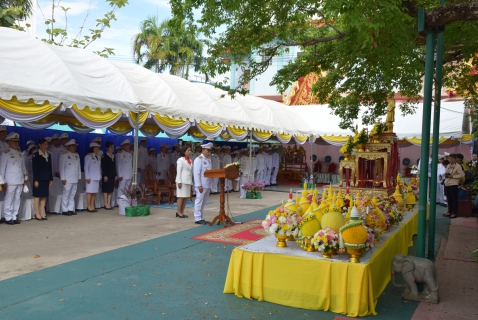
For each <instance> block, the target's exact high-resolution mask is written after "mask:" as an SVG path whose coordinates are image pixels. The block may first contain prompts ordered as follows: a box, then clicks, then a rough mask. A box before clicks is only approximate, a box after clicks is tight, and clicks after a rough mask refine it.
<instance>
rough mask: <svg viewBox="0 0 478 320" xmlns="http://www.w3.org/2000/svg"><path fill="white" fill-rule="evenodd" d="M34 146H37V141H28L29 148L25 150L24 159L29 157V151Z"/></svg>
mask: <svg viewBox="0 0 478 320" xmlns="http://www.w3.org/2000/svg"><path fill="white" fill-rule="evenodd" d="M32 145H35V141H33V140H28V141H27V147H26V148H25V150H23V156H24V157H25V156H27V155H28V153H29V151H30V149H31V148H30V146H32Z"/></svg>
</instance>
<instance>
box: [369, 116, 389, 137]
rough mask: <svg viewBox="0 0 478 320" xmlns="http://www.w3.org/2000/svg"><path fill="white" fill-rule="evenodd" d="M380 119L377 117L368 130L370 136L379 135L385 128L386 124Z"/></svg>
mask: <svg viewBox="0 0 478 320" xmlns="http://www.w3.org/2000/svg"><path fill="white" fill-rule="evenodd" d="M380 120H381V119H380V118H379V119H378V121H376V122H375V123H374V124H373V128H372V131H370V135H371V136H379V135H381V134H382V133H383V132H384V131H385V130H387V125H386V124H385V123H383V122H381V121H380Z"/></svg>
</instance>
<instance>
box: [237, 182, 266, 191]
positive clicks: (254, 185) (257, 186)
mask: <svg viewBox="0 0 478 320" xmlns="http://www.w3.org/2000/svg"><path fill="white" fill-rule="evenodd" d="M265 186H266V184H265V183H264V182H261V181H258V180H254V181H246V182H244V184H243V185H242V188H243V189H244V190H246V191H247V192H252V193H257V192H259V191H262V190H264V187H265Z"/></svg>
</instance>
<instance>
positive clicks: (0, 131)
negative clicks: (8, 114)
mask: <svg viewBox="0 0 478 320" xmlns="http://www.w3.org/2000/svg"><path fill="white" fill-rule="evenodd" d="M6 138H7V128H6V127H5V126H0V154H2V153H3V152H5V151H6V150H7V149H9V147H8V143H7V141H6Z"/></svg>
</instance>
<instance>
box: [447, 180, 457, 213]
mask: <svg viewBox="0 0 478 320" xmlns="http://www.w3.org/2000/svg"><path fill="white" fill-rule="evenodd" d="M445 196H446V200H447V201H448V212H449V213H450V214H457V211H458V186H445Z"/></svg>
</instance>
